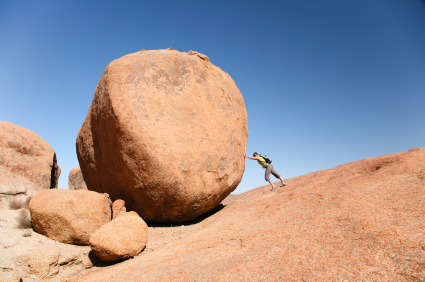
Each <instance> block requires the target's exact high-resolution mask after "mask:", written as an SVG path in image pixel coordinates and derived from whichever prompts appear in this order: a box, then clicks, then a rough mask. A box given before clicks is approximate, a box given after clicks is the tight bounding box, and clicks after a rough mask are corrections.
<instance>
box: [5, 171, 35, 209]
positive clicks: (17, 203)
mask: <svg viewBox="0 0 425 282" xmlns="http://www.w3.org/2000/svg"><path fill="white" fill-rule="evenodd" d="M40 190H41V188H40V187H38V186H37V185H35V184H34V183H33V182H31V181H30V180H28V179H27V178H25V177H23V176H20V175H18V174H15V173H12V172H10V171H8V170H7V169H5V168H4V167H2V166H0V208H12V209H18V208H19V207H28V203H29V201H30V199H32V198H33V197H34V196H35V194H37V192H38V191H40Z"/></svg>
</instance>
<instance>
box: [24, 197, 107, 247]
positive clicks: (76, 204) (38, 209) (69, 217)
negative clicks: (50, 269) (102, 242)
mask: <svg viewBox="0 0 425 282" xmlns="http://www.w3.org/2000/svg"><path fill="white" fill-rule="evenodd" d="M29 208H30V211H31V220H32V225H33V228H34V230H35V231H36V232H38V233H41V234H44V235H46V236H47V237H49V238H51V239H54V240H57V241H60V242H63V243H69V244H78V245H88V244H89V238H90V236H91V235H92V234H93V233H94V232H95V231H96V230H97V229H99V228H100V227H101V226H102V225H104V224H106V223H108V222H109V221H111V201H110V199H109V198H108V197H107V195H104V194H99V193H96V192H93V191H87V190H63V189H54V190H42V191H40V192H39V193H38V194H37V195H36V196H35V197H34V198H33V199H32V200H31V202H30V205H29Z"/></svg>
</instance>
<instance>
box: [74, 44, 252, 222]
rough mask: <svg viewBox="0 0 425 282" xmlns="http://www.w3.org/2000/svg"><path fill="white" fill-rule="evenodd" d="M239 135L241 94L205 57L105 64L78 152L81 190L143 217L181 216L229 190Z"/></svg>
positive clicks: (163, 55) (141, 56) (235, 175)
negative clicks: (100, 194)
mask: <svg viewBox="0 0 425 282" xmlns="http://www.w3.org/2000/svg"><path fill="white" fill-rule="evenodd" d="M247 137H248V128H247V114H246V109H245V104H244V101H243V97H242V95H241V93H240V92H239V90H238V88H237V87H236V85H235V83H234V82H233V80H232V79H231V77H230V76H229V75H228V74H227V73H225V72H224V71H222V70H221V69H220V68H218V67H216V66H214V65H213V64H211V63H210V62H209V59H208V57H206V56H205V55H202V54H199V53H197V52H190V53H181V52H178V51H175V50H154V51H141V52H137V53H134V54H129V55H126V56H124V57H122V58H120V59H117V60H115V61H113V62H111V63H110V64H109V65H108V66H107V67H106V69H105V71H104V72H103V74H102V76H101V78H100V81H99V84H98V86H97V88H96V91H95V95H94V98H93V102H92V105H91V107H90V109H89V112H88V114H87V117H86V119H85V120H84V123H83V125H82V127H81V129H80V131H79V133H78V137H77V155H78V160H79V162H80V167H81V171H82V172H83V175H84V176H85V177H84V178H85V180H86V183H87V187H88V189H90V190H93V191H98V192H105V193H108V194H109V195H110V196H111V199H112V200H116V199H123V200H124V201H125V203H126V206H127V208H128V209H129V210H133V211H136V212H137V213H138V214H139V215H140V216H141V217H142V218H144V219H146V220H149V221H159V222H181V221H186V220H190V219H193V218H195V217H197V216H198V215H200V214H202V213H204V212H206V211H208V210H210V209H211V208H213V207H215V206H216V205H217V204H218V203H220V202H221V201H222V200H223V199H224V198H226V196H227V195H229V194H230V192H232V191H233V190H234V189H235V188H236V187H237V185H238V184H239V182H240V180H241V178H242V174H243V172H244V169H245V163H244V157H243V154H244V152H245V149H246V142H247ZM86 176H87V177H86Z"/></svg>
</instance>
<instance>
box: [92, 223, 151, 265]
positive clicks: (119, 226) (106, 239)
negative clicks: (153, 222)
mask: <svg viewBox="0 0 425 282" xmlns="http://www.w3.org/2000/svg"><path fill="white" fill-rule="evenodd" d="M147 241H148V226H147V225H146V223H145V222H144V220H143V219H142V218H140V217H139V216H136V215H125V216H119V217H118V218H116V219H114V220H112V221H111V222H109V223H107V224H105V225H104V226H102V227H101V228H99V229H98V230H97V231H96V232H95V233H94V234H93V235H92V236H91V237H90V246H91V248H92V250H93V252H94V254H95V255H96V256H97V257H99V258H100V259H101V260H103V261H116V260H120V259H126V258H130V257H134V256H136V255H138V254H139V253H140V252H141V251H142V250H143V248H144V247H145V246H146V243H147Z"/></svg>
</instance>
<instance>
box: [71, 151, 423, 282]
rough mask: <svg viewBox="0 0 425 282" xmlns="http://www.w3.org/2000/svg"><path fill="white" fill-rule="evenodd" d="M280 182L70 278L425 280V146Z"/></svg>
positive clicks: (86, 280)
mask: <svg viewBox="0 0 425 282" xmlns="http://www.w3.org/2000/svg"><path fill="white" fill-rule="evenodd" d="M286 182H287V184H288V185H287V186H286V187H278V189H276V190H275V191H274V192H270V190H269V187H268V186H269V185H267V186H263V187H260V188H257V189H255V190H252V191H249V192H246V193H243V194H239V195H237V196H234V197H232V198H229V199H227V200H225V201H224V202H223V204H224V207H223V208H222V209H221V210H219V211H216V212H215V213H213V214H210V216H209V217H207V218H205V219H204V220H203V221H200V222H194V223H193V224H192V225H190V226H180V227H174V226H173V227H167V228H165V229H168V230H169V229H171V230H173V232H177V231H178V230H184V229H186V228H189V229H190V233H189V234H188V235H186V236H181V237H180V239H179V238H176V239H175V240H174V241H173V242H171V243H169V244H167V245H165V246H163V247H158V248H156V249H155V250H154V251H150V252H145V251H144V252H142V253H141V254H140V255H139V256H137V257H136V258H134V259H132V260H128V261H125V262H123V263H121V264H117V265H114V266H110V267H108V268H105V269H100V270H97V271H94V272H91V273H88V274H86V275H83V276H81V277H76V278H74V279H70V280H68V282H71V281H72V282H75V281H84V282H93V281H111V282H113V281H140V279H141V277H143V281H423V280H425V269H424V267H423V266H424V264H425V241H424V236H423V234H424V228H425V220H424V219H425V209H424V206H425V197H424V195H425V149H419V148H417V149H412V150H410V151H408V152H403V153H397V154H391V155H386V156H382V157H377V158H370V159H365V160H361V161H357V162H353V163H349V164H345V165H341V166H338V167H335V168H332V169H329V170H324V171H318V172H314V173H310V174H307V175H303V176H299V177H295V178H292V179H287V180H286ZM157 229H159V228H157ZM163 230H164V229H163ZM174 230H175V231H174ZM158 235H159V234H158ZM150 237H152V238H153V236H150ZM149 241H151V240H149ZM149 244H150V243H148V246H147V248H148V247H149Z"/></svg>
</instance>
